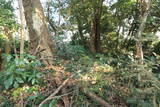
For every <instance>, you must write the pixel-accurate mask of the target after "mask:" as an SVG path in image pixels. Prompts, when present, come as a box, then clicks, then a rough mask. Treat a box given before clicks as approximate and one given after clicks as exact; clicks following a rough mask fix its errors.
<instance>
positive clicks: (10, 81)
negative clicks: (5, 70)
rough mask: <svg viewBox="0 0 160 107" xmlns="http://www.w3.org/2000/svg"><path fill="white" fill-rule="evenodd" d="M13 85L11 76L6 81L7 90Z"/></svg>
mask: <svg viewBox="0 0 160 107" xmlns="http://www.w3.org/2000/svg"><path fill="white" fill-rule="evenodd" d="M12 84H13V76H10V77H9V78H8V79H7V80H6V81H4V85H5V88H6V89H8V88H9V87H10V86H11V85H12Z"/></svg>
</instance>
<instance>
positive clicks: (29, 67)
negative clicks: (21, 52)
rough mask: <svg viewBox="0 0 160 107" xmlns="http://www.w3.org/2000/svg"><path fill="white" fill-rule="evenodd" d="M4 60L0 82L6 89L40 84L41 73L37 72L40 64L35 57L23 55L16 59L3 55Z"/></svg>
mask: <svg viewBox="0 0 160 107" xmlns="http://www.w3.org/2000/svg"><path fill="white" fill-rule="evenodd" d="M4 59H5V67H4V71H2V72H1V73H0V78H1V79H0V81H1V85H3V86H4V87H5V88H6V89H9V88H13V87H14V88H18V87H19V86H20V85H22V84H29V85H35V84H39V83H41V82H42V81H41V77H42V72H40V71H39V70H38V67H39V66H41V63H40V61H38V60H37V59H36V57H34V56H31V55H25V56H24V57H23V58H18V59H16V58H14V57H13V56H11V55H5V56H4Z"/></svg>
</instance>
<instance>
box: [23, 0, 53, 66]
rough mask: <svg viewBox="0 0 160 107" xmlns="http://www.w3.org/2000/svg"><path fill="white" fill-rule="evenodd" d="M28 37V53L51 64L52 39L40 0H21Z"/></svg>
mask: <svg viewBox="0 0 160 107" xmlns="http://www.w3.org/2000/svg"><path fill="white" fill-rule="evenodd" d="M22 3H23V8H24V11H25V12H24V14H25V19H26V23H27V26H28V31H29V37H30V46H29V49H30V53H31V54H33V55H36V56H38V57H39V58H41V59H44V60H43V63H44V64H46V65H52V64H53V52H54V49H53V41H52V39H51V36H50V34H49V30H48V28H47V25H46V22H45V16H44V12H43V8H42V5H41V3H40V0H22Z"/></svg>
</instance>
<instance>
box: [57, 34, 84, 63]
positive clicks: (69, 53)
mask: <svg viewBox="0 0 160 107" xmlns="http://www.w3.org/2000/svg"><path fill="white" fill-rule="evenodd" d="M63 40H64V38H61V37H57V38H55V42H56V46H55V47H56V50H57V55H58V56H60V57H62V58H64V59H72V60H78V59H79V58H81V57H83V56H85V55H86V54H87V51H86V50H85V49H84V47H83V46H81V45H71V44H70V43H67V42H64V41H63Z"/></svg>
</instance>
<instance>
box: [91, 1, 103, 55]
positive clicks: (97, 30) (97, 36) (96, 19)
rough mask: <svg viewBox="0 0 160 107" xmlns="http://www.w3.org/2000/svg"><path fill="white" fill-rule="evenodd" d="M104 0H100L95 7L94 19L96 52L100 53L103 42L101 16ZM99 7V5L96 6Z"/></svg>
mask: <svg viewBox="0 0 160 107" xmlns="http://www.w3.org/2000/svg"><path fill="white" fill-rule="evenodd" d="M103 2H104V0H100V1H99V3H98V8H97V6H94V18H93V36H92V38H93V40H94V41H93V42H94V48H95V51H96V52H100V50H101V49H100V48H101V40H100V24H101V14H102V6H103ZM96 5H97V4H96Z"/></svg>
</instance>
